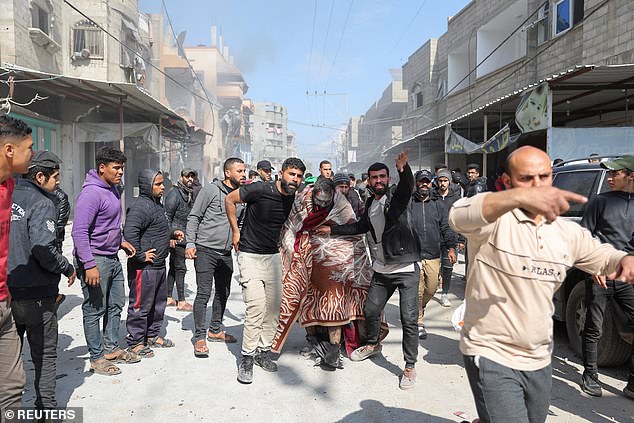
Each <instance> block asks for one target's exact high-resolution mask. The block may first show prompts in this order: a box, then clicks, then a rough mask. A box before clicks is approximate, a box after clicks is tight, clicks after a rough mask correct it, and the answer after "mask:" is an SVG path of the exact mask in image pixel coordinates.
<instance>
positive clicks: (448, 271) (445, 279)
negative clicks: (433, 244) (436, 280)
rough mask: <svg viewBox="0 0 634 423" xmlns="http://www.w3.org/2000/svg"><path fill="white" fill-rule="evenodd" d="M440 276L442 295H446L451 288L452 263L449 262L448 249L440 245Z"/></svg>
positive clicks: (444, 245)
mask: <svg viewBox="0 0 634 423" xmlns="http://www.w3.org/2000/svg"><path fill="white" fill-rule="evenodd" d="M440 254H441V255H440V259H441V264H442V266H441V267H440V276H442V293H443V294H448V293H449V287H450V286H451V276H452V275H453V263H452V262H450V261H449V248H448V247H447V245H446V244H440ZM456 254H457V253H456Z"/></svg>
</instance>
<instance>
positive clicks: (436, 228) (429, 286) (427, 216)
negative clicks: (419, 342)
mask: <svg viewBox="0 0 634 423" xmlns="http://www.w3.org/2000/svg"><path fill="white" fill-rule="evenodd" d="M432 177H433V174H432V173H431V172H430V171H429V170H421V171H420V172H416V192H415V193H414V195H413V196H412V203H411V204H412V215H413V218H414V219H413V223H414V229H415V231H416V234H417V235H418V239H419V242H420V246H421V263H420V264H421V273H420V284H419V286H418V337H419V338H420V339H426V338H427V331H426V330H425V324H424V322H423V314H424V313H425V306H426V305H427V303H428V302H429V300H431V299H432V298H433V297H434V294H436V289H437V288H438V276H439V273H440V245H441V243H442V244H444V245H447V246H448V250H449V251H448V255H449V257H450V258H453V261H455V259H456V250H455V248H456V235H455V234H454V232H453V231H452V230H451V229H450V228H449V222H448V221H447V218H448V213H446V212H445V209H444V207H443V204H442V202H439V201H437V200H435V199H432V198H431V186H432V181H431V179H432Z"/></svg>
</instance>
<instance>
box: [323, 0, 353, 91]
mask: <svg viewBox="0 0 634 423" xmlns="http://www.w3.org/2000/svg"><path fill="white" fill-rule="evenodd" d="M352 3H354V0H350V6H349V7H348V13H347V14H346V21H345V22H344V23H343V29H342V30H341V36H340V37H339V43H338V44H337V50H336V51H335V57H334V58H333V59H332V63H331V64H330V72H328V77H327V78H326V82H325V83H324V91H326V89H327V88H328V82H329V81H330V76H331V75H332V70H333V68H334V67H335V62H336V61H337V57H338V56H339V49H340V48H341V42H342V41H343V35H344V34H345V32H346V27H347V26H348V18H350V11H351V10H352Z"/></svg>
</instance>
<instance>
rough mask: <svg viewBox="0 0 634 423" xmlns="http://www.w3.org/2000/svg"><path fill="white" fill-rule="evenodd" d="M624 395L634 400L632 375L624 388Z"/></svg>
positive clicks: (633, 378)
mask: <svg viewBox="0 0 634 423" xmlns="http://www.w3.org/2000/svg"><path fill="white" fill-rule="evenodd" d="M623 395H625V396H626V397H628V398H630V399H633V400H634V377H632V376H630V380H629V381H628V382H627V385H625V388H623Z"/></svg>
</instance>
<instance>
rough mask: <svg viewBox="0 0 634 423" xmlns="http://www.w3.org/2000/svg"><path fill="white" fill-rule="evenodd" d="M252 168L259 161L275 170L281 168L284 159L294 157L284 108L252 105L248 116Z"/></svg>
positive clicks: (294, 151) (295, 152)
mask: <svg viewBox="0 0 634 423" xmlns="http://www.w3.org/2000/svg"><path fill="white" fill-rule="evenodd" d="M249 125H250V127H251V142H252V150H253V161H252V162H251V163H252V167H253V168H255V165H256V164H257V162H259V161H260V160H268V161H270V162H271V164H272V165H273V167H274V168H275V170H280V169H281V168H282V163H283V162H284V160H286V158H288V157H292V156H295V155H296V154H297V149H296V146H295V142H294V140H295V137H294V134H293V133H292V131H291V136H290V137H289V131H288V115H287V110H286V107H284V106H282V105H281V104H277V103H257V102H256V103H254V105H253V114H252V115H251V116H250V120H249Z"/></svg>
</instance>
